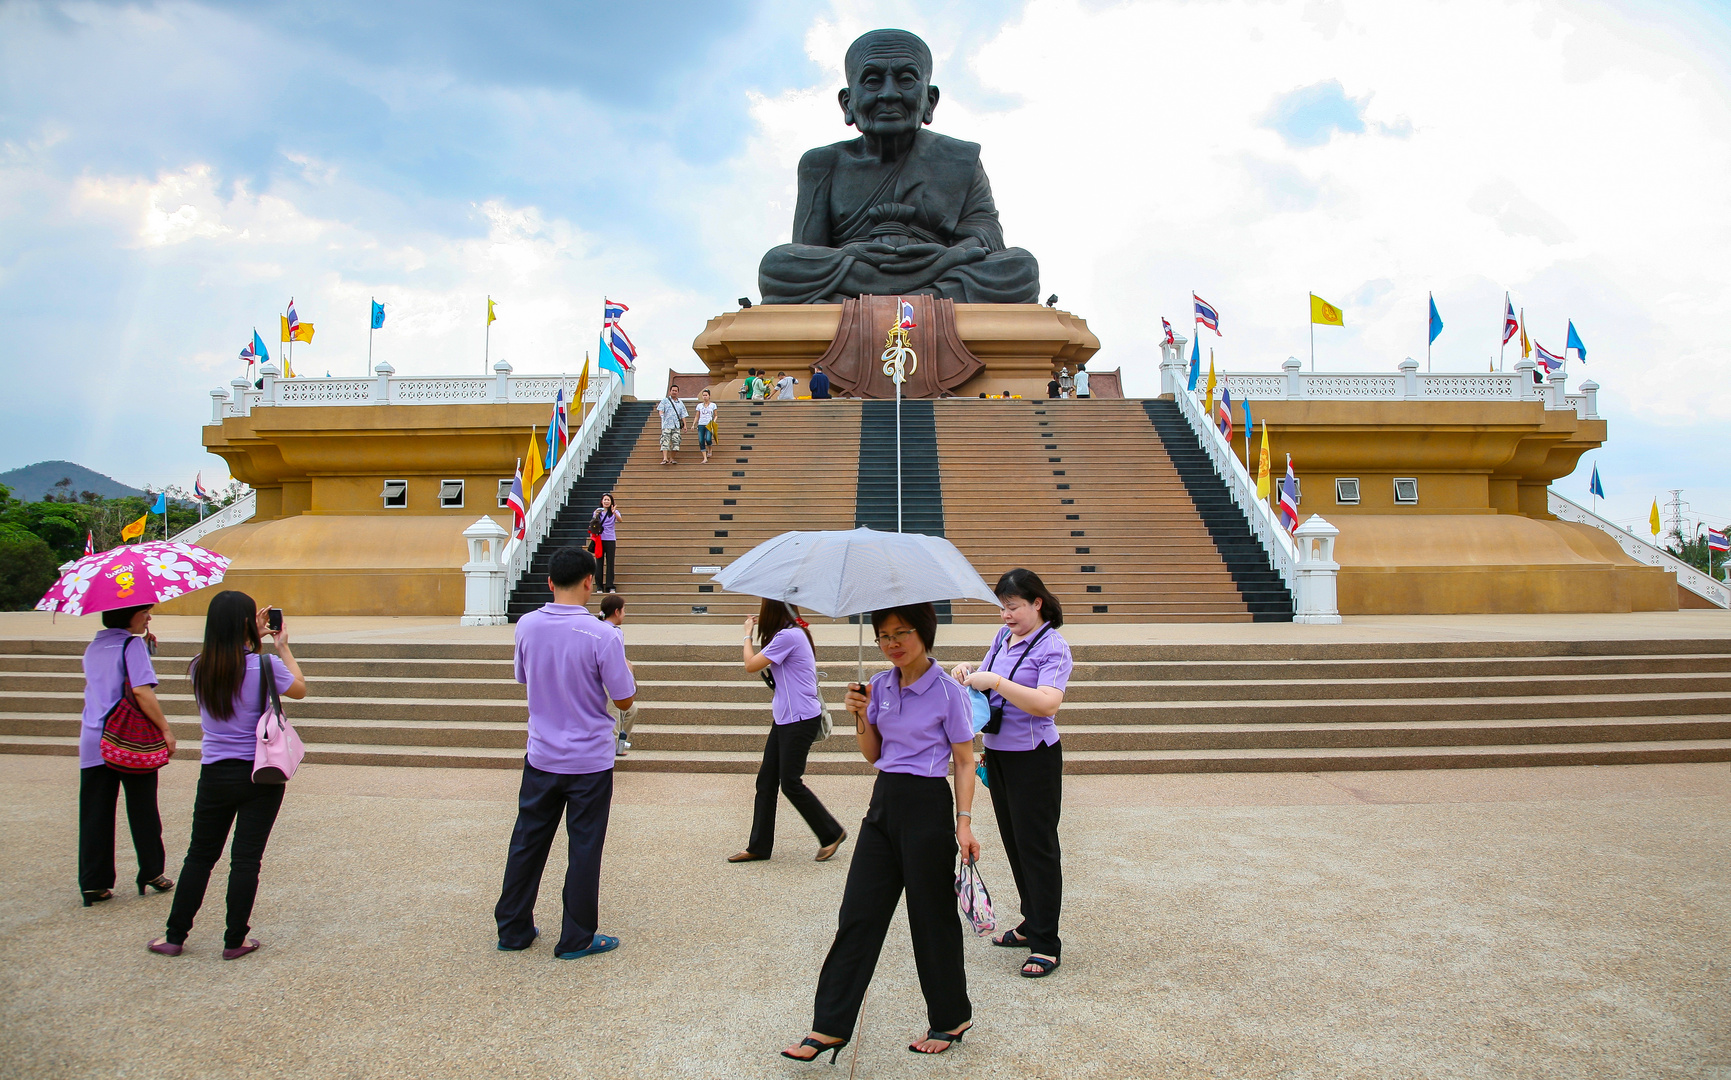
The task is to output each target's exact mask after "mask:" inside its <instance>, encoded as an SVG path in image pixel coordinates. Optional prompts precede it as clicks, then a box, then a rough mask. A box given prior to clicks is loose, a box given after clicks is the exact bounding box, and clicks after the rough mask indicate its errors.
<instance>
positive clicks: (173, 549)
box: [36, 540, 229, 615]
mask: <svg viewBox="0 0 1731 1080" xmlns="http://www.w3.org/2000/svg"><path fill="white" fill-rule="evenodd" d="M228 561H229V560H228V556H226V555H218V554H217V553H216V552H214V551H211V550H209V549H207V548H201V547H199V546H198V545H196V544H182V543H177V542H175V541H172V540H153V541H150V542H149V543H144V544H122V545H121V546H119V547H117V548H110V549H109V550H107V551H102V552H98V553H97V554H95V555H86V556H84V557H83V558H82V559H79V560H78V561H77V562H75V563H73V564H72V565H71V566H70V567H68V568H67V570H66V572H65V573H64V574H62V575H60V580H59V581H56V582H55V583H54V587H53V588H52V589H49V590H48V593H47V595H45V596H44V597H43V598H42V599H41V601H39V602H38V603H37V605H36V610H37V611H64V612H65V613H66V614H68V615H88V614H91V613H93V612H97V611H111V610H113V609H115V608H125V607H137V606H138V605H140V604H155V603H160V602H161V601H163V600H172V599H173V598H174V597H176V596H180V595H182V594H183V593H189V592H192V591H193V590H195V589H202V588H204V587H205V586H206V585H215V584H216V583H217V582H219V581H221V580H222V575H223V573H224V572H225V571H226V570H227V569H228Z"/></svg>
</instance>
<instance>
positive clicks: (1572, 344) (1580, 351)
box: [1563, 319, 1587, 364]
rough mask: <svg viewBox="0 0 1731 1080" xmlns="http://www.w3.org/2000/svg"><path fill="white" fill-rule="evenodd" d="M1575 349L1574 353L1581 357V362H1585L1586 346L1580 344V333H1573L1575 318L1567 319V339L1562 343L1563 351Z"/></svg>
mask: <svg viewBox="0 0 1731 1080" xmlns="http://www.w3.org/2000/svg"><path fill="white" fill-rule="evenodd" d="M1570 349H1573V350H1575V355H1576V356H1578V357H1580V358H1581V363H1583V364H1584V363H1586V362H1587V346H1586V345H1584V344H1582V342H1581V335H1580V334H1577V333H1575V320H1573V319H1570V320H1569V340H1568V341H1566V342H1564V343H1563V351H1564V352H1565V353H1566V352H1568V351H1569V350H1570Z"/></svg>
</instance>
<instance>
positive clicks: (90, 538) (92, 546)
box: [84, 532, 1725, 558]
mask: <svg viewBox="0 0 1731 1080" xmlns="http://www.w3.org/2000/svg"><path fill="white" fill-rule="evenodd" d="M1719 550H1720V551H1724V550H1725V549H1724V548H1720V549H1719ZM84 554H85V557H87V558H88V557H89V556H91V555H94V554H96V534H95V533H93V532H87V533H85V534H84Z"/></svg>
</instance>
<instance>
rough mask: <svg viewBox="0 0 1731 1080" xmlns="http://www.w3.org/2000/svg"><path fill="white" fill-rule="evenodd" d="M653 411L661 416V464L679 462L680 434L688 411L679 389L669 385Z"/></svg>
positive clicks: (683, 428) (675, 463)
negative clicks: (680, 398) (680, 396)
mask: <svg viewBox="0 0 1731 1080" xmlns="http://www.w3.org/2000/svg"><path fill="white" fill-rule="evenodd" d="M655 411H656V412H657V413H659V414H660V416H661V464H663V465H677V464H679V442H680V434H681V432H683V431H684V430H685V421H686V420H687V419H688V418H689V417H690V415H691V414H690V413H689V412H687V411H686V409H685V402H683V401H680V400H679V391H677V390H674V389H673V388H671V387H669V388H668V391H667V394H666V395H665V396H664V397H662V399H661V400H660V401H658V402H656V404H655Z"/></svg>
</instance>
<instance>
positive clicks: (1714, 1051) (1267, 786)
mask: <svg viewBox="0 0 1731 1080" xmlns="http://www.w3.org/2000/svg"><path fill="white" fill-rule="evenodd" d="M195 779H196V771H195V769H194V768H192V767H191V766H187V765H182V764H179V763H176V764H175V765H172V766H170V768H169V769H168V770H167V771H166V772H165V773H164V775H163V781H162V782H163V798H162V803H163V811H164V818H165V821H166V834H167V838H168V843H169V852H170V874H171V876H172V875H177V874H178V866H179V860H180V857H181V855H182V853H183V851H184V844H185V837H186V835H187V828H188V812H189V809H190V804H191V798H192V787H193V784H194V782H195ZM514 783H515V777H514V774H510V773H502V772H495V771H492V770H441V769H403V770H391V769H375V768H360V767H341V766H324V767H313V768H309V769H308V770H307V771H306V772H305V773H304V774H303V776H302V777H301V778H299V779H297V780H296V781H295V783H294V785H293V786H292V787H291V789H290V794H289V798H288V801H287V803H286V804H285V806H284V809H283V814H282V817H281V819H280V821H279V823H278V826H277V834H276V836H275V838H274V839H273V841H272V844H271V847H270V850H269V853H268V854H267V857H266V863H265V873H264V881H263V886H262V888H261V891H260V899H259V905H258V909H257V911H256V913H255V926H256V931H255V932H256V933H257V935H258V936H259V937H261V938H262V939H263V940H264V941H265V942H266V943H267V944H266V947H265V948H264V950H263V951H261V952H259V953H258V954H256V955H254V956H251V957H248V958H246V959H244V960H242V961H239V962H236V963H223V962H221V961H220V959H219V958H218V951H219V947H220V921H221V915H220V908H221V900H220V898H221V896H222V892H223V884H222V875H221V873H220V871H219V874H218V876H217V877H216V879H214V880H213V882H212V884H211V889H210V894H209V898H208V899H207V904H206V908H205V911H204V913H203V915H202V918H201V921H200V923H199V925H198V926H197V928H195V930H194V932H193V937H192V939H191V941H190V943H189V944H190V948H189V951H188V953H187V954H186V955H185V956H183V957H181V958H179V959H174V960H170V959H166V958H162V957H156V956H152V955H149V954H147V953H146V952H145V951H144V948H143V945H144V942H145V941H146V940H147V939H148V938H150V937H151V936H153V935H154V934H157V933H159V932H160V930H161V926H162V920H163V919H164V918H165V916H166V914H167V911H168V904H169V898H168V897H166V896H163V897H155V896H153V897H149V898H145V899H140V898H138V897H136V896H131V895H125V894H122V895H121V896H120V897H119V898H118V899H116V900H114V901H112V902H110V903H108V904H105V905H101V906H98V907H96V908H92V909H90V910H85V909H84V908H82V907H80V906H78V898H77V891H76V885H75V880H74V866H75V856H74V849H75V834H76V827H75V807H76V795H77V792H76V784H77V781H76V772H75V770H74V769H73V768H72V767H71V763H70V762H68V761H66V760H64V759H59V758H34V757H5V756H0V858H3V864H4V865H5V867H6V873H5V874H4V875H3V876H0V965H3V968H4V970H5V972H6V977H5V978H4V979H3V980H0V1030H3V1031H5V1032H6V1035H5V1037H4V1038H0V1076H4V1077H32V1078H39V1080H47V1078H55V1077H87V1076H127V1077H151V1078H154V1077H197V1078H200V1080H212V1078H227V1077H236V1078H239V1077H247V1078H253V1077H259V1076H287V1077H333V1078H336V1077H344V1078H348V1077H427V1078H432V1077H440V1078H442V1077H452V1078H470V1077H477V1076H489V1077H494V1076H496V1077H537V1078H540V1077H584V1078H587V1077H705V1078H709V1077H765V1076H770V1077H773V1076H790V1077H791V1076H808V1075H823V1076H837V1077H840V1076H854V1077H916V1076H917V1077H1005V1078H1011V1077H1014V1078H1022V1077H1101V1078H1112V1080H1117V1078H1121V1077H1125V1076H1159V1077H1173V1078H1188V1077H1245V1078H1252V1077H1254V1078H1260V1077H1282V1078H1305V1080H1308V1078H1316V1080H1324V1078H1327V1080H1333V1078H1339V1077H1355V1078H1365V1080H1395V1078H1407V1077H1412V1078H1420V1077H1423V1078H1437V1077H1487V1078H1497V1080H1502V1078H1509V1077H1587V1076H1593V1077H1599V1076H1603V1077H1642V1078H1654V1077H1716V1078H1717V1077H1726V1076H1731V998H1728V994H1727V990H1726V987H1727V980H1728V971H1727V966H1726V956H1725V945H1726V942H1727V941H1731V889H1728V888H1727V884H1726V870H1725V865H1726V864H1725V858H1724V853H1725V836H1726V834H1727V831H1728V830H1731V767H1727V766H1725V765H1682V766H1643V767H1616V768H1578V769H1527V770H1459V771H1445V772H1401V773H1347V774H1317V775H1277V774H1270V775H1224V776H1184V775H1178V776H1123V777H1091V776H1090V777H1070V778H1067V779H1066V788H1067V791H1066V796H1067V797H1066V807H1065V810H1066V817H1065V821H1064V839H1065V846H1066V870H1067V879H1066V893H1067V896H1066V908H1065V924H1064V930H1065V935H1064V936H1065V939H1066V943H1067V944H1066V950H1065V963H1064V966H1063V967H1062V968H1061V969H1060V970H1059V971H1058V973H1057V974H1056V975H1054V976H1053V977H1052V978H1050V979H1048V980H1045V981H1043V982H1041V981H1029V980H1023V979H1020V978H1017V977H1016V968H1017V959H1018V956H1019V954H1016V953H1007V952H1005V951H1003V950H998V949H992V948H990V947H988V946H987V945H986V944H985V943H984V942H983V941H972V940H970V941H969V942H968V947H967V962H968V977H969V985H970V989H971V991H972V994H973V997H974V1001H975V1008H976V1019H977V1021H978V1029H977V1030H976V1031H975V1032H974V1033H973V1035H972V1036H971V1037H970V1038H969V1039H968V1041H966V1042H965V1043H963V1044H962V1045H961V1046H960V1047H958V1048H957V1049H956V1050H954V1051H952V1052H951V1053H950V1054H948V1055H946V1056H945V1057H942V1058H937V1059H923V1058H915V1057H914V1056H913V1055H911V1054H909V1053H908V1052H907V1051H906V1050H904V1049H902V1047H903V1046H904V1045H905V1044H906V1043H907V1042H908V1041H909V1039H910V1038H911V1037H913V1036H914V1035H915V1034H917V1033H918V1032H919V1031H920V1030H921V1029H922V1028H923V1027H924V1021H923V1009H922V1007H921V1004H920V998H919V994H918V990H917V984H916V982H915V978H914V973H913V964H912V961H911V957H910V955H909V951H908V944H907V930H906V924H905V921H903V920H901V919H900V918H899V917H898V920H897V924H896V925H895V927H894V928H892V930H891V934H890V939H889V942H888V944H887V946H886V948H885V952H884V958H883V961H882V962H881V964H880V965H879V969H878V975H877V979H876V981H875V982H874V983H873V987H872V992H871V994H870V996H869V997H868V999H867V1003H866V1010H865V1015H864V1017H863V1023H862V1029H861V1030H860V1032H859V1033H858V1034H857V1037H856V1039H855V1045H854V1048H850V1050H848V1051H846V1052H844V1055H843V1057H842V1065H841V1067H840V1068H838V1069H837V1070H836V1071H834V1072H827V1071H822V1072H820V1069H821V1068H822V1067H817V1066H796V1065H794V1064H793V1063H791V1062H786V1061H783V1060H781V1059H780V1058H778V1057H776V1056H775V1055H776V1051H777V1050H778V1049H780V1047H782V1046H784V1045H786V1044H788V1043H789V1042H791V1041H794V1040H796V1039H797V1038H798V1037H799V1036H800V1035H801V1034H802V1033H803V1031H804V1028H805V1025H806V1024H807V1023H809V1014H810V1007H811V994H812V989H813V986H814V984H815V981H816V974H817V969H818V966H819V964H820V963H821V962H822V959H823V955H824V950H825V949H826V947H827V945H828V941H829V937H830V934H831V933H832V932H833V929H834V920H835V910H836V904H837V902H838V900H839V897H840V892H841V885H842V881H843V879H844V877H845V875H846V862H847V856H848V855H850V854H851V846H846V847H844V848H843V849H842V857H841V858H838V859H837V860H836V861H835V862H833V863H830V864H826V865H821V866H820V865H814V864H813V863H812V862H811V861H810V854H811V851H812V849H813V847H814V844H815V842H814V841H813V840H812V839H811V837H810V836H809V835H802V832H803V826H801V825H800V823H799V821H798V818H797V815H795V814H793V813H792V812H791V810H790V809H789V808H787V807H786V806H785V805H784V806H783V808H782V813H783V817H782V821H781V836H782V841H783V843H782V846H781V847H780V848H779V849H778V852H777V855H776V857H775V859H774V860H773V861H771V862H769V863H765V864H755V865H747V866H728V865H726V864H724V863H723V862H722V859H723V857H724V856H726V855H727V854H729V853H731V852H732V851H734V850H737V849H738V848H739V847H740V846H741V845H742V844H743V842H744V839H745V834H746V830H747V826H748V823H749V813H750V786H751V780H750V778H748V777H734V776H723V775H672V774H666V775H658V774H646V773H630V774H621V775H620V776H619V778H618V787H617V797H616V800H615V805H614V812H613V826H612V831H611V834H610V837H609V847H608V852H607V859H606V864H605V871H604V873H605V877H604V884H603V893H602V911H603V916H604V920H605V927H604V928H605V929H606V930H608V931H610V932H613V933H617V934H619V935H621V936H622V937H623V938H624V941H625V944H624V946H623V947H622V948H621V949H620V950H619V951H617V952H615V953H612V954H609V955H606V956H601V957H593V958H588V959H584V960H580V961H573V962H561V961H555V960H553V959H552V957H551V954H550V951H549V949H548V948H547V947H546V946H544V945H543V946H537V947H536V948H534V949H532V950H530V951H528V952H526V953H522V954H504V953H499V952H496V951H494V949H493V941H494V938H493V928H492V923H491V909H492V904H493V901H494V899H495V891H496V889H497V886H498V880H499V873H500V869H501V867H502V859H503V856H504V850H505V843H506V838H507V836H508V834H509V831H510V827H511V821H512V816H513V813H514V799H513V796H514ZM869 785H870V780H869V779H868V778H854V777H828V776H825V777H817V778H814V781H813V786H814V788H816V790H818V792H819V793H820V794H821V796H822V797H823V798H824V799H826V800H827V801H828V802H829V805H830V806H831V808H832V809H833V810H834V811H835V812H836V814H837V816H838V817H841V818H842V819H843V820H844V821H847V822H849V823H850V824H851V823H852V822H856V821H858V819H859V816H860V814H861V813H862V812H863V809H864V804H865V801H866V798H867V795H868V792H869ZM981 808H982V809H987V807H986V803H985V800H984V799H982V801H981ZM979 822H980V826H979V831H980V834H981V840H982V843H983V844H984V845H985V851H986V854H985V857H984V860H983V862H982V869H983V871H984V873H985V875H986V878H987V881H988V882H989V883H990V884H991V885H992V887H993V889H994V891H995V895H996V897H997V900H998V904H999V907H1000V910H1001V911H1004V912H1013V911H1014V909H1015V905H1016V901H1015V890H1014V888H1013V886H1012V884H1011V882H1010V878H1009V875H1008V872H1007V870H1006V869H1005V867H1004V864H1003V862H1002V858H1001V854H1000V852H1001V848H1000V847H999V845H998V842H997V836H996V831H995V829H994V828H993V826H992V819H991V814H990V812H989V810H988V812H986V813H983V814H981V816H980V818H979ZM122 835H123V836H124V829H122ZM120 866H121V878H122V883H123V884H124V883H125V882H126V881H130V880H131V878H132V874H133V870H132V859H131V853H130V850H129V849H124V842H123V853H122V856H121V858H120ZM563 867H564V863H563V858H562V856H561V855H560V854H559V852H558V851H557V850H556V852H555V855H554V857H553V859H552V861H551V863H550V864H549V867H548V882H549V884H550V885H551V887H549V888H545V889H544V890H543V896H542V901H541V905H540V916H539V917H540V924H541V926H542V927H543V928H550V927H554V926H556V925H557V919H558V914H557V913H558V907H557V885H556V884H553V883H556V882H557V881H558V880H559V878H560V876H561V875H562V874H563Z"/></svg>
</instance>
